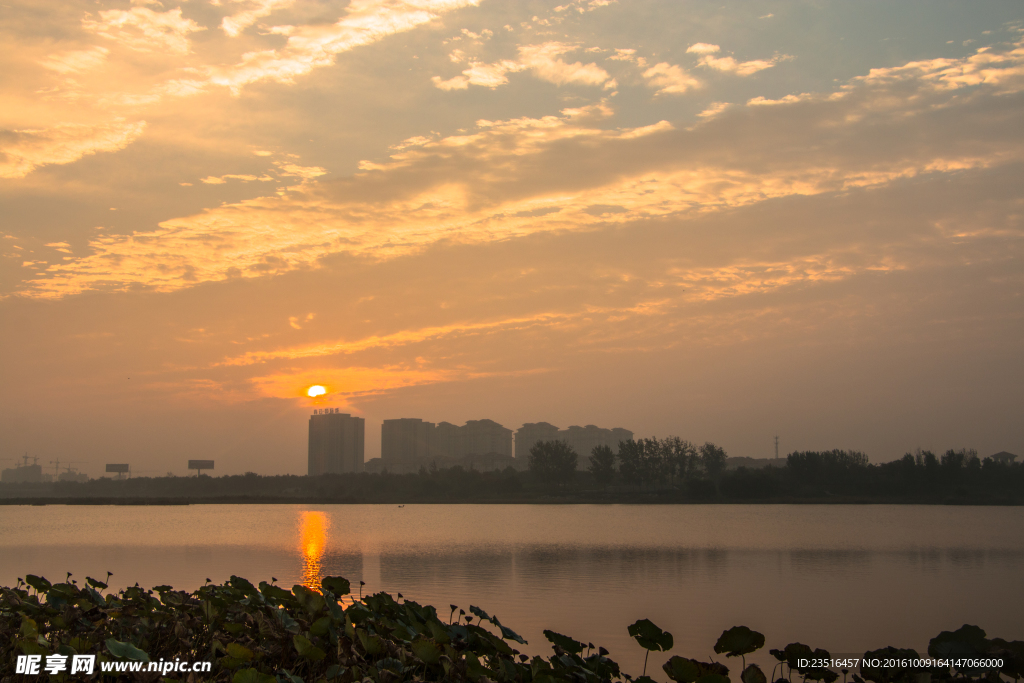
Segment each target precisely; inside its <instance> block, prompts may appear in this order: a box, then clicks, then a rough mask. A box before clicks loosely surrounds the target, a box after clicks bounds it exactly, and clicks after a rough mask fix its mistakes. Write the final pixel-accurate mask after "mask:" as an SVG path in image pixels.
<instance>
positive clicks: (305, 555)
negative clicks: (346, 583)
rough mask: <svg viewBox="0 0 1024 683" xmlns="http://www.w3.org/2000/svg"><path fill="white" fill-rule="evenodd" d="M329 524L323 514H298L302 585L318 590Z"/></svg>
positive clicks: (307, 511)
mask: <svg viewBox="0 0 1024 683" xmlns="http://www.w3.org/2000/svg"><path fill="white" fill-rule="evenodd" d="M330 526H331V522H330V519H329V518H328V517H327V515H326V514H325V513H323V512H315V511H311V510H303V511H302V512H300V513H299V552H300V553H301V554H302V584H303V585H304V586H306V587H307V588H311V589H313V590H316V591H319V590H320V579H321V578H323V558H324V550H326V548H327V531H328V529H330Z"/></svg>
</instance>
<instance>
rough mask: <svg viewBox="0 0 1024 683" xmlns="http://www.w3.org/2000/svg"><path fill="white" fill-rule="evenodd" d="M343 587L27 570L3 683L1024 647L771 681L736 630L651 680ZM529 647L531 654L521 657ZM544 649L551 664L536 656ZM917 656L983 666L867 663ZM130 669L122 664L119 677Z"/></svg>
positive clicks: (300, 682) (11, 608) (14, 596)
mask: <svg viewBox="0 0 1024 683" xmlns="http://www.w3.org/2000/svg"><path fill="white" fill-rule="evenodd" d="M109 580H110V577H108V578H106V581H109ZM349 589H350V586H349V582H348V581H346V580H345V579H342V578H339V577H329V578H326V579H324V580H323V581H322V582H321V583H319V585H318V586H313V587H309V586H302V585H297V586H294V587H293V588H292V589H291V590H287V589H285V588H282V587H279V586H276V585H275V581H274V582H271V583H269V584H268V583H266V582H261V583H260V584H259V586H258V587H257V586H254V585H253V584H251V583H250V582H248V581H246V580H245V579H241V578H239V577H231V578H230V580H228V581H227V582H226V583H225V584H223V585H216V584H211V583H209V582H208V583H207V585H205V586H203V587H202V588H200V589H199V590H197V591H194V592H190V593H189V592H185V591H176V590H174V589H173V588H171V587H170V586H157V587H155V588H153V589H151V590H147V589H143V588H140V587H139V586H138V585H135V586H134V587H131V588H128V589H126V590H122V591H117V592H115V591H110V590H108V585H106V584H105V583H104V582H103V581H97V580H95V579H91V578H88V579H86V581H85V584H84V585H83V586H79V585H78V581H77V580H74V579H72V578H71V574H69V575H68V579H67V581H65V582H62V583H58V584H50V582H48V581H47V580H45V579H43V578H40V577H34V575H31V574H30V575H28V577H26V579H25V581H22V580H19V581H18V584H17V585H16V586H14V587H12V588H0V676H2V681H3V682H4V683H7V682H8V681H13V680H14V679H13V678H12V677H11V676H12V674H15V671H14V668H15V666H16V665H15V663H16V661H17V657H18V656H19V655H23V656H35V657H37V659H36V660H37V661H41V663H44V664H43V665H42V666H43V667H45V666H46V664H45V663H47V661H51V663H52V661H54V660H55V663H56V664H57V665H62V664H65V663H66V661H67V660H70V659H72V658H73V657H74V656H75V655H89V654H91V655H94V656H95V657H96V659H95V666H94V669H93V672H92V673H91V674H89V675H85V674H77V675H75V676H71V675H69V673H67V670H66V673H56V674H52V675H49V676H48V678H49V680H53V681H65V680H109V679H111V678H114V677H115V675H114V674H110V673H106V674H104V673H103V670H104V669H111V668H113V667H112V666H111V665H110V663H130V661H141V663H143V665H142V672H141V673H137V674H132V675H131V678H132V679H133V680H140V681H159V680H170V679H168V678H161V674H160V673H158V672H157V671H146V669H147V667H148V664H146V663H155V668H157V667H156V663H171V661H175V660H183V661H186V663H193V664H194V663H197V661H211V663H213V664H212V668H211V672H210V673H209V674H203V675H202V677H199V676H198V675H197V674H193V673H189V674H187V675H186V676H182V678H183V679H184V680H186V681H188V682H189V683H193V682H194V681H199V680H204V681H230V682H231V683H305V682H307V681H308V682H313V681H316V682H319V681H338V682H339V683H357V682H358V683H402V682H404V681H410V682H417V681H445V682H446V681H451V682H453V683H462V682H464V681H468V682H470V683H555V682H556V681H565V682H566V683H604V682H608V683H610V682H611V681H621V682H629V681H634V682H635V683H653V681H654V680H655V679H657V680H663V681H664V680H666V679H669V680H671V681H674V682H676V683H731V681H737V682H741V683H767V681H769V680H773V681H775V683H793V682H794V681H795V680H797V681H804V682H805V683H806V681H824V682H825V683H835V682H836V681H838V679H839V677H840V675H842V676H843V679H844V682H845V681H847V677H848V675H849V676H850V679H849V680H850V681H852V683H865V682H870V683H903V682H905V683H920V681H922V680H926V681H927V680H929V678H930V679H931V680H935V681H949V682H952V681H981V680H985V681H987V682H988V683H998V682H999V681H1000V680H1014V681H1017V680H1019V679H1020V678H1021V677H1022V676H1024V642H1020V641H1012V642H1010V641H1006V640H1002V639H999V638H988V637H987V635H986V634H985V632H984V631H982V630H981V629H980V628H978V627H975V626H964V627H962V628H961V629H958V630H956V631H952V632H942V633H940V634H939V635H938V636H936V637H935V638H933V639H932V640H931V642H930V643H929V646H928V652H927V655H919V653H918V652H916V651H914V650H912V649H905V648H903V649H901V648H895V647H887V648H884V649H880V650H874V651H871V652H865V653H864V655H863V657H862V661H860V663H859V664H858V665H856V666H852V665H851V666H849V667H848V668H844V669H834V668H829V667H827V666H822V664H821V661H824V660H828V659H830V658H831V657H830V655H829V653H828V652H827V651H826V650H823V649H820V648H816V649H812V648H811V647H810V646H808V645H805V644H803V643H790V644H788V645H785V646H784V647H780V648H778V649H771V650H770V652H771V655H772V656H773V657H774V659H775V661H776V664H775V667H774V669H773V670H772V671H771V672H765V671H763V670H762V669H761V668H760V667H759V666H758V665H756V664H751V665H748V664H746V661H745V655H748V654H751V653H753V652H755V651H757V650H759V649H761V648H762V647H764V645H765V642H766V641H765V636H764V635H763V634H761V633H758V632H756V631H753V630H751V629H749V628H746V627H742V626H739V627H734V628H732V629H729V630H727V631H725V632H724V633H722V635H721V637H719V639H718V642H717V643H716V644H715V647H714V651H715V652H716V654H718V655H720V656H719V657H718V658H719V659H721V660H715V659H714V658H713V660H707V661H705V660H699V659H694V658H687V657H683V656H679V655H674V656H671V657H670V658H668V660H666V661H665V663H664V665H663V666H662V672H660V673H658V674H656V675H655V674H653V673H652V674H651V675H648V674H647V671H648V667H647V659H646V658H645V660H644V670H643V672H642V673H641V675H640V676H639V677H636V678H634V677H633V676H631V675H630V674H628V673H626V672H623V671H622V670H621V668H620V667H618V665H617V664H616V663H615V661H614V660H613V659H611V658H610V657H609V656H608V655H609V652H608V651H607V650H605V649H604V648H603V647H597V646H595V645H594V644H593V643H584V642H583V641H578V640H574V639H573V638H571V637H569V636H565V635H562V634H558V633H555V632H552V631H545V632H544V635H545V638H546V639H547V640H548V641H549V642H548V643H546V644H545V646H543V647H539V646H537V645H536V644H535V647H534V648H529V647H528V643H527V642H526V641H525V640H524V639H523V638H522V637H521V636H519V635H518V634H517V633H516V632H514V631H513V630H511V629H510V628H509V627H508V626H506V625H504V624H502V623H501V622H500V621H499V618H498V617H497V616H493V615H490V614H488V613H487V612H486V611H484V610H483V609H481V608H479V607H476V606H472V605H471V606H470V607H469V612H466V610H465V609H462V608H460V607H459V606H458V605H450V606H449V607H447V608H445V609H443V610H441V611H438V610H437V609H436V608H434V607H432V606H430V605H421V604H419V603H417V602H414V601H412V600H408V599H404V598H403V597H402V595H401V594H400V593H399V594H398V595H397V596H391V595H389V594H387V593H377V594H375V595H370V596H366V597H361V596H360V597H358V598H353V596H351V595H350V594H349ZM628 631H629V634H630V636H632V637H633V639H634V640H635V641H636V643H637V645H638V646H639V647H643V648H644V649H646V650H647V653H646V654H647V656H648V657H649V655H650V654H651V653H655V652H668V651H670V650H672V649H673V646H674V642H673V637H672V634H670V633H667V632H665V631H663V630H662V629H659V628H658V627H657V626H655V625H654V624H652V623H651V622H649V621H648V620H640V621H638V622H636V623H635V624H633V625H631V626H630V627H629V629H628ZM527 649H531V651H532V654H529V653H525V652H523V651H521V650H527ZM542 650H550V654H546V655H543V656H542V655H541V654H539V652H540V651H542ZM656 656H657V655H655V661H657V659H656ZM923 656H927V657H933V658H948V657H953V658H957V659H962V660H964V659H979V660H983V661H987V663H989V664H987V665H983V666H980V667H975V668H971V667H967V666H959V667H956V666H933V667H922V666H918V665H920V663H918V665H910V664H896V665H893V666H874V665H873V664H872V661H871V660H876V659H877V660H886V659H889V660H894V659H895V660H901V661H904V663H905V661H912V660H920V659H922V658H923ZM47 657H50V658H49V659H47ZM736 658H738V660H739V661H738V666H737V664H734V661H735V659H736ZM104 663H105V664H108V666H106V667H103V665H104ZM727 663H728V664H727ZM992 663H995V664H992ZM161 666H162V665H161ZM126 667H127V665H125V664H122V671H124V669H125V668H126ZM651 669H652V670H653V669H654V667H652V668H651ZM41 673H42V675H43V676H46V675H47V674H46V672H45V671H43V670H42V669H41ZM922 675H926V676H925V678H922ZM769 676H770V678H769Z"/></svg>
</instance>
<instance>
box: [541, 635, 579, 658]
mask: <svg viewBox="0 0 1024 683" xmlns="http://www.w3.org/2000/svg"><path fill="white" fill-rule="evenodd" d="M544 637H545V638H547V639H548V640H550V641H551V642H552V643H554V644H555V645H557V646H558V647H560V648H562V649H563V650H565V651H566V652H569V653H571V654H574V655H578V654H579V653H581V652H583V648H584V647H586V646H585V645H584V644H583V643H581V642H579V641H578V640H573V639H572V638H570V637H569V636H563V635H562V634H561V633H555V632H554V631H544Z"/></svg>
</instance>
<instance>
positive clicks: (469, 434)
mask: <svg viewBox="0 0 1024 683" xmlns="http://www.w3.org/2000/svg"><path fill="white" fill-rule="evenodd" d="M488 453H497V454H498V455H504V456H506V457H509V458H511V457H512V430H511V429H507V428H505V427H502V426H501V425H500V424H498V423H497V422H495V421H494V420H469V421H467V422H466V424H465V425H464V426H462V427H459V431H458V435H457V437H456V440H455V457H458V458H464V457H466V456H467V455H485V454H488Z"/></svg>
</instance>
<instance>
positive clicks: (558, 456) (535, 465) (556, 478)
mask: <svg viewBox="0 0 1024 683" xmlns="http://www.w3.org/2000/svg"><path fill="white" fill-rule="evenodd" d="M578 459H579V456H577V455H576V451H574V450H573V449H572V446H570V445H569V444H567V443H566V442H565V441H538V442H537V443H536V444H534V445H533V446H532V447H531V448H530V460H529V468H530V472H531V473H532V474H533V475H534V476H536V477H537V478H538V479H540V480H541V481H545V482H551V483H553V484H558V485H559V486H564V485H565V484H567V483H569V482H571V481H572V479H573V477H574V476H575V475H576V462H577V460H578Z"/></svg>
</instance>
